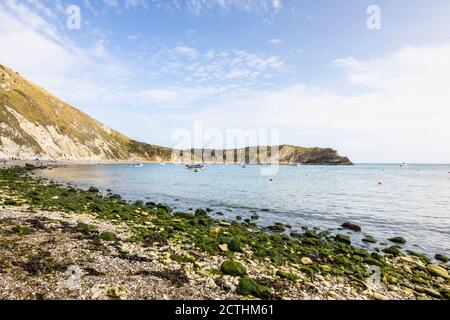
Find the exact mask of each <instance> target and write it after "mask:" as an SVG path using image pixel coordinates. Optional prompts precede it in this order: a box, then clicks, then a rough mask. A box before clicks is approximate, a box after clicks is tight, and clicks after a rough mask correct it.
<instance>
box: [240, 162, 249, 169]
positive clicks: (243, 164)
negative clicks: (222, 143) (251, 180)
mask: <svg viewBox="0 0 450 320" xmlns="http://www.w3.org/2000/svg"><path fill="white" fill-rule="evenodd" d="M239 165H240V166H241V168H246V167H247V166H246V165H245V163H241V164H239Z"/></svg>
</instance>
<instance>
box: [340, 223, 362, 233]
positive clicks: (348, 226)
mask: <svg viewBox="0 0 450 320" xmlns="http://www.w3.org/2000/svg"><path fill="white" fill-rule="evenodd" d="M341 227H342V228H345V229H349V230H352V231H355V232H361V227H360V226H358V225H357V224H353V223H351V222H345V223H343V224H341Z"/></svg>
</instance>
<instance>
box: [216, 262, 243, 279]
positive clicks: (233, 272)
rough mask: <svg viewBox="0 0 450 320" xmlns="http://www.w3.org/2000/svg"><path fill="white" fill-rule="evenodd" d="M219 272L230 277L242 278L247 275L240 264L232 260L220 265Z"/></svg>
mask: <svg viewBox="0 0 450 320" xmlns="http://www.w3.org/2000/svg"><path fill="white" fill-rule="evenodd" d="M220 270H221V271H222V272H223V273H224V274H226V275H230V276H244V275H246V274H247V270H246V269H245V267H244V266H243V265H242V264H241V263H240V262H237V261H234V260H226V261H225V262H224V263H222V266H221V267H220Z"/></svg>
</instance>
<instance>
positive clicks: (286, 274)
mask: <svg viewBox="0 0 450 320" xmlns="http://www.w3.org/2000/svg"><path fill="white" fill-rule="evenodd" d="M276 275H277V276H278V277H280V278H281V279H286V280H289V281H295V280H297V279H298V276H296V275H295V274H293V273H290V272H284V271H281V270H278V271H277V273H276Z"/></svg>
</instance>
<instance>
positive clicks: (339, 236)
mask: <svg viewBox="0 0 450 320" xmlns="http://www.w3.org/2000/svg"><path fill="white" fill-rule="evenodd" d="M334 241H337V242H342V243H345V244H351V241H350V237H349V236H346V235H343V234H337V235H336V236H335V237H334Z"/></svg>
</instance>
